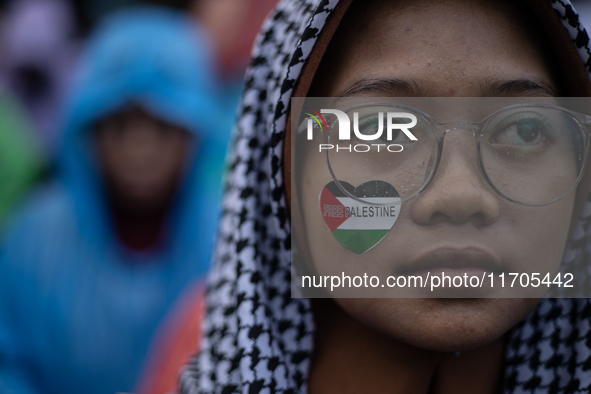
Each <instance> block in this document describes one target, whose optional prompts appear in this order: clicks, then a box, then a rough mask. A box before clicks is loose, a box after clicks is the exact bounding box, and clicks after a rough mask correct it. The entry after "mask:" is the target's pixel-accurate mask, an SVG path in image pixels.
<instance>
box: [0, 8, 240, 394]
mask: <svg viewBox="0 0 591 394" xmlns="http://www.w3.org/2000/svg"><path fill="white" fill-rule="evenodd" d="M80 71H81V72H80V75H79V76H78V79H77V81H76V84H75V86H76V88H75V89H74V92H73V94H72V96H71V100H70V104H69V106H68V108H67V110H66V116H65V122H64V124H65V126H64V130H65V133H64V136H63V141H62V146H61V152H60V159H59V160H60V167H59V174H60V177H59V180H58V181H57V182H55V183H54V184H52V185H51V186H49V187H47V188H46V189H44V190H42V191H40V192H39V193H38V194H37V195H36V196H35V197H34V198H32V201H30V203H29V204H28V205H27V206H26V208H25V209H24V210H23V212H21V213H20V214H19V215H18V216H17V217H16V218H15V220H14V221H13V224H12V226H11V228H10V230H9V231H8V233H7V236H6V237H5V238H4V239H3V241H2V244H1V246H0V393H3V394H7V393H18V394H32V393H44V394H54V393H55V394H69V393H76V394H80V393H85V394H92V393H101V394H102V393H105V394H106V393H109V394H112V393H115V392H120V391H121V392H124V391H127V392H129V391H132V390H133V388H134V386H135V384H136V380H137V378H138V375H139V373H140V371H141V369H142V365H143V361H144V357H145V355H146V353H147V351H148V348H149V345H150V343H151V341H152V340H153V337H154V334H155V332H156V331H157V327H158V325H159V323H160V322H161V321H162V320H163V318H164V317H165V314H166V312H167V311H168V310H169V309H170V306H171V305H172V304H173V302H174V301H175V299H177V297H178V296H179V294H180V293H181V292H182V291H183V289H184V288H186V287H187V286H188V285H189V284H190V283H192V282H194V281H195V280H196V279H197V278H199V277H200V275H201V274H203V273H204V272H205V271H206V270H207V267H208V263H209V257H210V249H211V245H212V241H213V234H214V232H215V231H214V230H215V227H214V226H215V221H216V219H217V196H218V185H219V178H220V176H221V172H222V168H223V155H224V152H225V147H226V140H227V136H226V132H225V130H224V127H223V125H224V124H228V123H229V120H228V119H227V118H228V114H223V113H220V110H219V108H218V106H217V104H216V103H217V98H218V95H219V94H218V92H217V91H216V85H215V77H214V73H213V70H212V69H211V59H210V56H209V52H208V48H207V45H206V43H205V42H204V39H203V37H202V35H200V33H199V31H198V29H197V28H196V27H195V26H194V25H193V24H192V23H191V22H189V20H188V19H186V17H185V16H183V15H181V14H178V13H176V12H174V11H168V10H163V9H155V8H142V9H135V10H129V11H125V12H124V13H122V14H118V15H116V16H113V17H111V18H110V19H108V20H107V21H106V22H105V23H104V25H103V26H102V28H100V29H99V30H98V32H97V33H96V34H95V35H94V37H93V38H92V39H91V40H90V43H89V46H88V50H87V53H86V56H85V58H84V61H83V64H82V65H81V68H80ZM131 103H133V104H136V105H139V106H141V107H142V108H143V109H144V110H146V111H147V112H148V113H150V114H152V115H153V116H155V117H157V118H160V119H162V120H165V121H168V122H171V123H173V124H177V125H180V126H183V127H184V128H185V129H187V130H188V131H189V132H190V133H191V134H192V135H193V136H194V137H195V138H194V140H195V141H198V143H195V145H194V146H192V147H190V149H189V150H190V151H191V153H190V155H189V157H190V160H187V165H186V171H185V174H184V177H185V178H184V179H185V181H184V183H183V185H182V186H181V189H180V191H179V194H178V196H177V199H176V200H175V202H174V204H173V208H172V209H171V212H170V213H169V216H168V220H167V223H166V240H165V244H164V246H163V247H161V248H159V249H158V250H154V251H153V252H142V253H139V252H132V251H129V250H126V249H125V248H124V247H123V246H122V245H121V244H120V243H119V242H118V241H117V240H116V236H115V233H114V230H113V225H112V223H111V219H110V214H109V208H108V205H107V201H106V198H105V191H104V185H103V184H102V182H101V179H100V175H99V171H98V169H97V168H98V167H97V164H96V158H95V153H94V150H93V146H92V139H91V138H90V131H91V129H92V124H93V123H95V122H96V121H97V120H98V119H100V118H101V117H103V116H105V115H107V114H109V113H110V112H112V111H116V110H118V109H120V108H121V107H122V106H125V105H129V104H131ZM223 116H225V117H223ZM231 116H232V114H229V117H231Z"/></svg>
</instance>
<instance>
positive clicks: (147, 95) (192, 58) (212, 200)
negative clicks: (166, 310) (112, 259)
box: [58, 8, 227, 245]
mask: <svg viewBox="0 0 591 394" xmlns="http://www.w3.org/2000/svg"><path fill="white" fill-rule="evenodd" d="M219 94H220V93H219V92H218V90H217V85H216V79H215V73H214V70H213V68H212V58H211V53H210V48H209V47H208V44H207V42H206V40H205V37H204V34H203V33H202V32H201V31H200V30H199V28H198V27H197V26H195V25H194V23H193V22H192V21H190V20H189V18H188V17H187V16H185V15H184V14H182V13H180V12H176V11H172V10H167V9H164V8H162V9H160V8H132V9H129V10H127V11H124V12H122V13H119V14H115V15H114V16H112V17H111V18H109V19H107V20H106V21H105V22H104V24H103V25H102V26H100V27H99V29H98V31H97V32H96V33H95V34H94V35H93V36H92V37H91V39H90V41H89V43H88V46H87V48H86V50H85V53H84V56H83V58H82V62H81V65H80V68H79V73H78V74H77V77H76V80H75V83H74V88H73V91H72V92H71V95H70V100H69V101H68V105H67V107H66V109H65V111H64V116H63V119H64V122H63V123H64V127H63V129H64V134H63V137H62V144H61V148H60V153H59V168H58V171H59V177H60V179H61V180H62V181H63V183H64V184H65V186H66V189H67V191H68V192H69V195H70V196H71V198H72V200H73V203H74V205H75V208H76V216H77V218H78V226H79V228H80V229H81V232H83V233H84V236H85V237H87V239H88V240H91V243H92V244H94V245H101V244H108V243H112V241H113V239H112V237H113V236H112V230H111V223H110V219H109V214H108V211H107V210H108V207H107V206H106V205H107V204H106V202H105V200H106V199H105V190H104V185H103V183H102V181H101V179H100V177H99V174H98V168H97V163H96V158H95V153H94V150H93V149H92V146H91V140H90V131H91V129H92V126H93V124H94V123H95V122H96V121H97V120H98V119H100V118H102V117H104V116H105V115H107V114H109V113H111V112H113V111H117V110H118V109H121V108H122V107H124V106H126V105H128V104H131V103H133V104H136V105H139V106H140V107H142V108H143V109H144V110H145V111H147V112H148V113H150V114H151V115H153V116H154V117H156V118H159V119H162V120H164V121H168V122H170V123H172V124H175V125H178V126H181V127H183V128H184V129H186V130H187V131H189V133H191V134H192V135H193V136H195V137H197V138H195V139H194V140H198V141H199V147H197V146H193V147H192V149H190V155H189V159H188V160H187V164H186V168H185V174H184V176H185V181H184V184H183V185H182V186H181V190H180V191H179V193H178V197H177V201H176V202H175V204H174V207H173V210H172V214H171V215H170V216H171V217H170V220H169V222H170V223H168V227H169V228H170V229H172V233H173V234H171V235H170V239H171V240H174V243H176V244H179V245H180V244H185V245H187V244H189V243H190V242H191V241H190V237H191V235H190V234H191V232H193V233H195V232H196V231H197V230H199V229H200V228H201V229H202V227H203V225H204V223H206V222H210V223H209V225H208V226H206V227H209V229H208V230H207V231H206V233H211V232H212V229H213V228H214V226H213V222H214V221H215V217H216V212H217V210H216V209H215V206H216V205H217V193H218V186H219V185H218V183H219V182H218V181H217V178H218V177H220V173H221V171H222V170H221V169H222V167H223V164H222V162H223V156H224V151H225V141H226V134H227V133H226V132H225V130H224V128H223V127H222V125H223V124H224V122H222V118H221V116H222V114H221V110H220V108H219V104H218V100H219V97H218V96H219ZM199 233H200V234H201V235H203V233H201V232H199ZM191 243H194V242H191Z"/></svg>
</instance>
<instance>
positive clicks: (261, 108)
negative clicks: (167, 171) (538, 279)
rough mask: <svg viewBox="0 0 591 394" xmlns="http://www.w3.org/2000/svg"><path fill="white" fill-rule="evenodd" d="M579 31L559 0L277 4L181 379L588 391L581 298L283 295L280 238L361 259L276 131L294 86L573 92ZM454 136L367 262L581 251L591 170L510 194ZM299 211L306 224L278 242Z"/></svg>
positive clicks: (582, 50) (313, 173) (428, 92)
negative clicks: (547, 188)
mask: <svg viewBox="0 0 591 394" xmlns="http://www.w3.org/2000/svg"><path fill="white" fill-rule="evenodd" d="M573 40H574V44H573ZM587 43H588V38H587V34H586V32H585V31H584V29H583V28H582V26H580V24H579V23H578V18H577V16H576V14H575V13H574V11H573V9H572V7H571V6H570V5H569V4H565V3H564V2H545V1H540V2H534V1H524V2H520V3H517V4H513V3H510V2H489V1H481V0H478V1H472V0H449V1H443V2H441V1H437V2H436V1H428V0H421V1H413V2H411V1H363V2H362V1H345V0H342V1H326V2H314V1H285V2H283V3H281V4H280V5H279V6H278V8H277V10H276V12H275V14H274V15H273V16H272V17H271V18H270V19H269V20H268V22H267V24H266V25H265V26H264V27H263V32H262V34H261V35H260V37H259V42H258V46H257V48H256V50H255V52H254V60H253V66H252V68H251V70H250V72H249V73H248V74H247V90H246V92H245V94H244V98H243V105H242V116H241V117H240V119H239V120H238V123H237V129H236V134H235V143H234V150H233V156H232V173H231V174H230V176H229V178H228V186H227V189H226V190H227V191H226V198H225V205H224V206H225V210H224V212H225V215H224V217H223V218H222V221H221V234H220V238H219V242H218V249H217V255H216V259H215V264H216V265H215V268H214V270H213V273H212V275H211V278H210V285H209V292H208V294H207V314H206V315H205V321H204V326H203V327H204V329H203V334H204V336H203V340H202V342H201V351H200V353H199V355H198V356H197V357H196V358H195V360H194V361H193V362H192V363H191V364H190V365H189V366H188V367H187V368H186V369H185V371H184V373H183V374H182V377H181V388H182V390H181V391H182V392H183V393H197V392H224V393H230V392H254V393H258V392H294V393H295V392H311V393H332V392H334V393H343V392H351V393H358V392H380V393H381V392H387V393H428V392H430V393H448V392H449V393H458V392H474V393H487V392H490V393H494V392H501V391H504V392H508V393H516V392H532V393H533V392H576V391H577V390H583V391H584V390H588V389H589V387H591V375H590V374H589V371H588V368H589V363H591V358H590V355H591V352H590V348H589V344H588V343H587V340H586V338H587V336H588V335H589V327H590V325H589V321H590V318H591V305H590V303H589V301H588V299H565V300H561V301H560V303H559V302H558V301H557V300H555V299H544V300H542V301H540V300H539V299H485V298H482V299H419V298H413V299H385V298H384V299H336V300H318V299H314V300H309V299H298V298H291V283H290V279H291V277H292V271H291V267H290V262H291V253H290V252H291V248H294V247H298V248H299V250H307V251H309V252H310V254H311V256H312V258H311V260H312V262H313V263H315V264H318V263H319V262H320V261H326V260H330V259H333V260H334V261H340V262H343V264H344V265H345V264H347V263H350V262H351V261H359V260H358V259H359V257H358V255H356V254H354V253H353V252H351V251H350V250H347V249H346V248H344V247H342V245H339V244H338V243H337V242H336V241H335V239H334V237H332V235H331V234H330V232H328V231H327V229H326V226H324V223H322V219H321V216H320V213H319V212H318V207H317V204H318V196H319V194H320V192H321V190H322V187H324V186H325V185H326V183H327V182H328V181H329V180H330V179H332V178H331V177H330V174H328V170H327V169H326V168H325V166H326V161H318V160H317V161H313V160H310V161H309V162H306V163H304V165H303V166H302V167H303V168H302V172H301V173H300V174H298V176H299V177H300V178H299V179H298V180H297V181H296V182H292V179H291V178H292V175H293V174H292V173H291V169H292V166H291V162H292V158H291V156H290V155H291V152H292V151H291V146H290V144H291V133H294V132H295V130H293V129H290V127H289V114H290V98H292V97H305V96H319V97H323V96H328V97H340V96H353V97H358V96H365V97H376V96H377V97H401V96H402V97H409V96H410V97H413V96H419V97H490V96H495V97H496V96H503V97H505V96H510V97H522V98H525V97H552V96H560V95H562V96H585V97H586V96H589V93H591V84H590V82H589V75H588V72H587V69H586V66H585V65H586V62H587V61H588V59H589V55H588V52H589V49H588V47H587ZM465 137H468V136H464V135H463V134H462V133H456V134H453V135H450V137H449V139H447V138H448V137H446V141H445V144H444V146H443V151H442V152H443V153H442V157H441V161H440V163H439V167H438V169H437V173H435V175H434V178H433V180H432V182H431V184H430V185H429V186H428V188H426V189H425V190H424V191H423V192H422V193H421V194H419V195H417V196H415V197H413V198H412V199H409V200H408V202H406V203H405V204H403V205H402V208H401V213H400V217H399V219H398V221H397V222H396V224H395V228H396V234H395V235H393V234H392V233H389V234H388V235H387V236H386V237H385V238H384V239H383V240H382V242H381V243H380V244H379V245H378V246H376V247H375V248H374V249H372V250H370V251H369V252H367V254H366V255H364V256H365V258H366V259H369V260H371V261H372V262H378V263H379V262H382V261H384V260H386V259H388V258H390V259H392V260H395V259H396V258H397V259H399V260H401V261H403V262H406V263H412V262H413V261H417V260H419V259H421V258H423V257H424V258H423V260H424V259H427V260H429V259H430V260H437V259H439V260H441V259H445V258H447V257H445V258H444V257H442V256H443V255H447V256H449V255H452V257H454V258H459V259H473V260H482V259H485V258H487V259H493V260H495V259H498V260H499V261H503V262H505V261H508V262H513V261H530V262H535V261H538V260H540V261H543V262H545V263H548V264H556V265H558V264H560V262H561V261H562V263H565V264H566V263H569V264H570V263H572V262H573V261H574V260H577V263H579V264H587V263H588V261H587V260H588V257H587V256H588V255H587V239H588V236H589V234H588V233H587V232H586V229H587V228H588V226H587V225H586V224H585V223H586V219H587V217H588V215H589V212H590V211H591V210H590V208H589V207H588V206H586V200H587V194H588V190H589V174H588V173H587V174H586V176H584V177H583V180H582V181H581V182H580V183H579V184H578V187H577V189H576V190H573V191H572V192H571V193H568V194H567V195H565V196H564V197H562V198H561V199H559V200H558V201H556V202H554V203H551V204H548V205H545V206H543V207H531V206H524V205H519V204H518V203H515V202H513V201H509V199H507V198H505V197H504V196H503V195H502V194H501V193H497V192H496V191H495V190H494V189H493V188H492V186H491V185H489V183H488V181H487V180H486V179H485V178H484V176H483V175H482V173H481V172H479V167H478V157H477V155H476V154H475V152H476V148H475V144H474V142H473V137H472V136H471V135H470V136H469V137H470V138H465ZM292 187H295V188H296V189H297V190H292ZM309 206H314V207H315V208H314V209H310V210H307V207H309ZM302 223H303V224H304V225H306V226H307V230H309V232H308V237H307V239H304V240H303V239H302V238H301V237H300V238H299V240H298V241H299V242H298V245H292V243H291V238H290V235H291V228H290V224H293V225H294V226H298V225H302ZM331 237H332V238H331ZM425 245H427V246H425ZM425 251H427V252H428V253H426V256H427V257H425V256H423V257H421V253H423V252H425ZM392 256H396V257H392ZM491 256H492V257H491ZM356 259H357V260H356ZM314 268H317V267H314ZM458 351H459V352H460V354H459V355H458Z"/></svg>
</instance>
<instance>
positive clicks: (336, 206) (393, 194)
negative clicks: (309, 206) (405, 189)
mask: <svg viewBox="0 0 591 394" xmlns="http://www.w3.org/2000/svg"><path fill="white" fill-rule="evenodd" d="M340 184H341V186H342V187H343V188H344V189H345V190H347V192H349V193H350V194H351V195H353V196H356V197H359V198H363V199H365V200H366V201H367V202H368V203H374V204H396V205H372V204H368V203H365V202H361V201H358V200H355V199H353V198H351V197H349V196H347V195H346V194H345V193H344V192H343V191H342V190H341V189H339V187H338V186H337V185H336V183H334V181H333V182H330V183H329V184H328V185H326V186H325V187H324V189H322V193H320V197H319V200H320V212H321V214H322V217H323V218H324V222H325V223H326V226H327V227H328V229H329V230H330V232H331V233H332V234H333V235H334V236H335V238H336V239H337V240H338V241H339V242H340V243H341V244H342V245H343V246H344V247H346V248H347V249H349V250H351V251H353V252H355V253H357V254H361V253H364V252H367V251H368V250H370V249H371V248H373V247H374V246H376V245H377V244H378V243H379V242H380V241H381V240H382V239H383V238H384V237H385V236H386V234H388V231H390V229H391V228H392V226H394V223H396V220H397V219H398V215H399V214H400V195H399V194H398V192H397V191H396V189H395V188H394V186H392V185H390V184H389V183H386V182H383V181H370V182H366V183H364V184H363V185H360V186H357V187H354V186H352V185H351V184H349V183H347V182H343V181H341V182H340Z"/></svg>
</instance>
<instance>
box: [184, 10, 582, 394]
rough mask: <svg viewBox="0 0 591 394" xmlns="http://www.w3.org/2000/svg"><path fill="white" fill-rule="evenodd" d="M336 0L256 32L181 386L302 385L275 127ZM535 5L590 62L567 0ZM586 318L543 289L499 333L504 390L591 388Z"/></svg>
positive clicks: (574, 258) (281, 128)
mask: <svg viewBox="0 0 591 394" xmlns="http://www.w3.org/2000/svg"><path fill="white" fill-rule="evenodd" d="M341 3H349V2H348V1H346V0H341ZM337 5H339V0H322V1H319V0H285V1H282V2H281V3H280V4H279V5H278V7H277V8H276V10H275V11H274V13H272V14H271V16H270V17H269V19H268V20H267V22H266V23H265V24H264V26H263V28H262V31H261V33H260V35H259V37H258V41H257V45H256V47H255V49H254V52H253V61H252V65H251V67H250V69H249V71H248V72H247V75H246V87H245V91H244V96H243V99H242V104H241V107H240V109H239V118H238V121H237V124H236V127H235V135H234V143H233V149H232V151H231V154H230V157H229V163H230V165H231V168H230V173H229V175H228V178H227V180H226V191H225V199H224V204H223V217H222V220H221V226H220V233H219V240H218V244H217V250H216V257H215V263H214V268H213V271H212V273H211V277H210V280H209V289H208V294H207V312H206V316H205V322H204V330H203V333H204V338H203V340H202V343H201V352H200V353H199V355H198V356H197V357H196V358H195V359H194V360H193V361H192V362H191V363H190V364H189V365H188V366H187V367H186V368H185V370H184V371H183V373H182V375H181V380H180V385H181V392H182V393H183V394H194V393H234V392H241V393H275V392H282V393H305V392H306V391H307V380H308V373H309V368H310V360H311V355H312V352H313V344H314V320H313V316H312V309H311V302H310V300H309V299H296V298H291V281H290V280H291V271H290V266H291V264H290V263H291V254H290V251H291V243H290V235H291V232H290V219H289V207H288V203H287V196H286V192H285V190H286V189H285V185H284V173H283V171H284V168H283V161H284V138H285V130H286V125H287V121H288V114H289V104H290V98H291V97H292V95H293V94H294V89H295V88H296V86H297V84H298V81H299V80H300V78H301V74H302V70H303V68H304V66H305V65H306V63H307V62H308V60H309V59H310V56H311V53H312V50H313V48H314V45H315V44H316V43H317V42H318V40H319V36H320V34H321V32H322V29H323V27H324V26H325V25H326V24H327V22H329V21H330V18H331V17H334V14H336V12H335V9H338V7H337ZM536 5H537V6H539V7H546V8H549V6H551V7H552V8H553V9H554V10H555V14H556V15H554V12H550V16H551V17H555V19H556V20H557V21H558V20H560V21H561V22H562V25H563V26H564V28H565V30H563V31H561V32H551V34H552V35H556V34H558V35H562V36H564V37H565V38H564V39H565V40H567V41H572V42H573V47H574V48H576V50H577V51H578V54H579V55H580V57H581V59H582V61H583V63H584V64H585V67H586V68H587V70H589V69H590V67H591V61H590V55H589V53H590V50H589V38H588V35H587V33H586V31H585V30H584V28H583V27H582V26H581V25H580V23H579V18H578V16H577V14H576V12H575V11H574V9H573V8H572V6H571V5H570V3H569V2H568V1H565V0H551V1H549V2H546V1H544V2H542V1H541V2H538V3H536ZM557 25H558V26H559V27H560V23H558V24H557ZM560 29H562V28H561V27H560ZM569 37H570V38H569ZM575 56H576V55H575ZM583 74H585V73H584V72H583ZM588 201H591V197H590V198H588ZM590 217H591V203H590V202H587V203H586V205H585V206H584V208H583V213H582V215H581V218H580V219H579V221H578V223H577V224H576V226H575V230H574V231H573V233H572V235H571V239H570V241H569V244H568V246H567V250H566V251H565V254H564V264H582V263H586V262H588V257H587V256H588V251H587V250H586V248H587V247H588V246H587V245H588V243H589V241H588V240H589V237H590V236H591V229H590V228H589V222H590V221H589V220H588V218H590ZM579 272H582V271H579ZM590 325H591V303H590V302H589V300H588V299H562V300H555V299H545V300H543V301H542V302H541V303H540V304H539V305H538V306H537V308H536V309H535V310H534V311H533V312H532V313H531V314H530V315H529V316H528V317H527V318H526V319H524V320H523V321H522V322H521V323H520V324H519V325H518V326H516V327H514V328H513V330H512V331H511V332H510V333H509V338H508V343H507V349H506V352H505V364H504V366H505V375H504V391H505V392H506V393H545V392H552V393H576V392H588V391H589V390H591V327H590Z"/></svg>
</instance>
